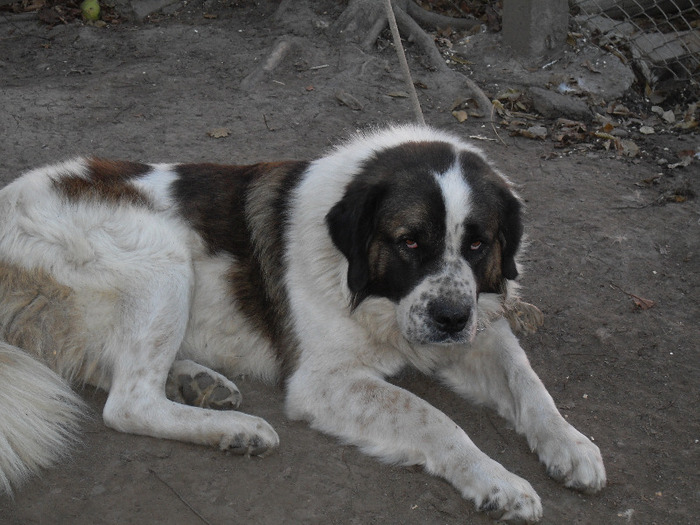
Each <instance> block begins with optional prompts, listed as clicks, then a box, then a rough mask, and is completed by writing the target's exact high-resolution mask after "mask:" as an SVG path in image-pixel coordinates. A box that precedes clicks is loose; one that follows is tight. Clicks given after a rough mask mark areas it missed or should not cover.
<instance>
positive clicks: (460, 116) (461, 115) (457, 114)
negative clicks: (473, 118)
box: [452, 109, 469, 122]
mask: <svg viewBox="0 0 700 525" xmlns="http://www.w3.org/2000/svg"><path fill="white" fill-rule="evenodd" d="M452 116H453V117H454V118H456V119H457V122H464V121H465V120H467V119H468V118H469V115H468V114H467V112H466V111H464V110H463V109H460V110H458V111H453V112H452Z"/></svg>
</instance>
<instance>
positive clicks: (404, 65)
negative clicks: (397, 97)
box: [384, 0, 425, 125]
mask: <svg viewBox="0 0 700 525" xmlns="http://www.w3.org/2000/svg"><path fill="white" fill-rule="evenodd" d="M384 7H385V8H386V17H387V19H388V20H389V27H390V28H391V36H392V37H393V39H394V47H395V48H396V55H397V56H398V58H399V64H400V65H401V70H402V72H403V76H404V80H405V82H406V88H407V90H408V96H409V99H410V100H411V107H412V108H413V113H414V114H415V116H416V120H417V121H418V123H419V124H422V125H425V118H423V111H421V108H420V102H419V101H418V93H417V92H416V86H414V85H413V79H412V78H411V70H410V69H409V68H408V62H407V61H406V53H405V52H404V49H403V44H402V43H401V34H400V33H399V26H398V25H397V24H396V17H395V16H394V9H393V8H392V6H391V0H384Z"/></svg>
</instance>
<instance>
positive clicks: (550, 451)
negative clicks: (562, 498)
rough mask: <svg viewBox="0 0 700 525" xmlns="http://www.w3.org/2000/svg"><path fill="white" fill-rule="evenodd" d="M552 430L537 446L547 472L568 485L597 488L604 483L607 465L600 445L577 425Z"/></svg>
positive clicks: (593, 490)
mask: <svg viewBox="0 0 700 525" xmlns="http://www.w3.org/2000/svg"><path fill="white" fill-rule="evenodd" d="M564 425H565V426H562V427H560V428H559V429H558V430H555V431H552V432H551V433H550V434H549V436H547V438H546V439H544V440H541V441H540V443H539V444H538V447H537V452H538V454H539V457H540V460H541V461H542V463H544V464H545V465H546V467H547V473H548V474H549V475H550V476H552V477H553V478H554V479H556V480H559V481H561V482H562V483H564V485H566V486H567V487H569V488H572V489H575V490H581V491H583V492H597V491H599V490H600V489H602V488H603V487H604V486H605V482H606V476H605V466H604V465H603V458H602V456H601V455H600V449H599V448H598V447H597V446H596V445H594V444H593V443H592V442H591V440H590V439H588V438H587V437H586V436H584V435H583V434H581V433H580V432H579V431H578V430H576V429H575V428H574V427H572V426H571V425H569V424H568V423H565V422H564Z"/></svg>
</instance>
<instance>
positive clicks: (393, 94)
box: [387, 91, 408, 98]
mask: <svg viewBox="0 0 700 525" xmlns="http://www.w3.org/2000/svg"><path fill="white" fill-rule="evenodd" d="M387 95H389V96H390V97H392V98H408V93H406V92H405V91H392V92H390V93H387Z"/></svg>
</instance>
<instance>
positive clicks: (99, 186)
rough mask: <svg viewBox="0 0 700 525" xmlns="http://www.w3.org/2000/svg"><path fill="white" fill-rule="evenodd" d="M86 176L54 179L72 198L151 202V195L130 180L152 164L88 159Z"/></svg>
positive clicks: (145, 204) (137, 202) (142, 204)
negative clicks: (148, 195) (144, 192)
mask: <svg viewBox="0 0 700 525" xmlns="http://www.w3.org/2000/svg"><path fill="white" fill-rule="evenodd" d="M87 168H88V172H87V176H86V177H81V176H77V175H73V176H68V177H63V178H60V179H56V180H54V187H55V188H56V189H57V190H58V191H60V192H61V194H63V195H64V196H65V197H67V198H68V199H69V200H71V201H78V200H84V199H90V200H102V201H106V202H109V203H112V204H122V203H126V204H134V205H137V206H150V202H149V199H148V197H146V195H144V194H143V193H141V192H140V191H139V190H138V189H136V187H135V186H133V185H132V184H131V183H130V181H131V180H132V179H134V178H136V177H139V176H141V175H144V174H145V173H147V172H148V171H149V170H150V169H151V168H150V166H148V165H147V164H139V163H136V162H126V161H113V160H104V159H95V158H92V159H88V161H87Z"/></svg>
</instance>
